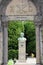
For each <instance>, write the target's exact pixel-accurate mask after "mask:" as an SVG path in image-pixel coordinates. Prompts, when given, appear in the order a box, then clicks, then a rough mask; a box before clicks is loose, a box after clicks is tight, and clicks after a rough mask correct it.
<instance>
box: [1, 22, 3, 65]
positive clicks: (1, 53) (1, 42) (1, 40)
mask: <svg viewBox="0 0 43 65" xmlns="http://www.w3.org/2000/svg"><path fill="white" fill-rule="evenodd" d="M2 41H3V40H2V29H1V21H0V65H1V64H2V48H3V46H2Z"/></svg>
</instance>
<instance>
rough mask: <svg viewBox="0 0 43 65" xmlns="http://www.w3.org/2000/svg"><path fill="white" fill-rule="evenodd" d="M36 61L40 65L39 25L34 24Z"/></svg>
mask: <svg viewBox="0 0 43 65" xmlns="http://www.w3.org/2000/svg"><path fill="white" fill-rule="evenodd" d="M36 63H37V65H41V50H40V25H36Z"/></svg>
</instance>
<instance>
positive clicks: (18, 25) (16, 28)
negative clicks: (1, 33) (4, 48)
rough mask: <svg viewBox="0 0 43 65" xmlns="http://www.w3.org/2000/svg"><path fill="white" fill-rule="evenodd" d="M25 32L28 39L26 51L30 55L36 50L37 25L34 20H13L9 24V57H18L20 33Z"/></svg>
mask: <svg viewBox="0 0 43 65" xmlns="http://www.w3.org/2000/svg"><path fill="white" fill-rule="evenodd" d="M21 32H24V34H25V37H26V39H27V41H26V52H27V53H28V55H30V54H31V53H32V52H34V53H35V52H36V44H35V43H36V42H35V26H34V23H33V21H32V22H31V21H25V22H21V21H11V22H9V24H8V50H9V51H8V57H9V59H10V58H12V59H14V58H15V57H16V58H17V56H18V55H17V54H18V52H17V50H18V38H19V36H20V33H21Z"/></svg>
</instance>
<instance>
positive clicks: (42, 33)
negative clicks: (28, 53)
mask: <svg viewBox="0 0 43 65" xmlns="http://www.w3.org/2000/svg"><path fill="white" fill-rule="evenodd" d="M40 44H41V64H43V26H41V28H40Z"/></svg>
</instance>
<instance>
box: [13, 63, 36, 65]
mask: <svg viewBox="0 0 43 65" xmlns="http://www.w3.org/2000/svg"><path fill="white" fill-rule="evenodd" d="M14 65H36V64H33V63H32V64H31V63H30V64H28V63H15V64H14Z"/></svg>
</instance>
